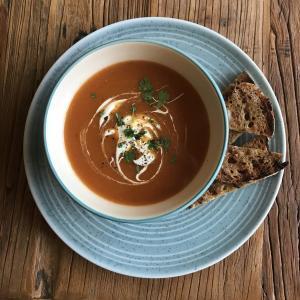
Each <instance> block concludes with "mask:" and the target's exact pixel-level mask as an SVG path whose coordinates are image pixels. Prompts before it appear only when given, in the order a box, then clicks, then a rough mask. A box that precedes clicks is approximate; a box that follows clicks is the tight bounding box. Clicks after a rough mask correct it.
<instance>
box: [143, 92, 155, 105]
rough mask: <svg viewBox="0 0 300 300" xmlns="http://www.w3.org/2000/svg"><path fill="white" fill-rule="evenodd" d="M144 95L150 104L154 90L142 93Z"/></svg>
mask: <svg viewBox="0 0 300 300" xmlns="http://www.w3.org/2000/svg"><path fill="white" fill-rule="evenodd" d="M142 97H143V99H144V101H146V102H147V103H148V104H150V103H151V102H152V100H153V91H150V92H144V93H142Z"/></svg>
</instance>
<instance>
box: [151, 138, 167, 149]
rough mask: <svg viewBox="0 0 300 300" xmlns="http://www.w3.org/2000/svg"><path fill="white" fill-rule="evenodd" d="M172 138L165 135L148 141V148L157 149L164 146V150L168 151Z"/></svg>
mask: <svg viewBox="0 0 300 300" xmlns="http://www.w3.org/2000/svg"><path fill="white" fill-rule="evenodd" d="M170 144H171V142H170V140H169V139H167V138H165V137H161V138H159V139H156V140H155V139H153V140H150V141H148V149H149V150H157V149H158V148H159V147H162V148H163V150H164V151H168V149H169V147H170Z"/></svg>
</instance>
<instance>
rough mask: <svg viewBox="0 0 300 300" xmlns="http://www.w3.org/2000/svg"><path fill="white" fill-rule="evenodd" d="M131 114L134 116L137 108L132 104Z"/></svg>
mask: <svg viewBox="0 0 300 300" xmlns="http://www.w3.org/2000/svg"><path fill="white" fill-rule="evenodd" d="M130 112H131V113H132V114H134V113H135V112H136V106H135V104H134V103H132V104H131V107H130Z"/></svg>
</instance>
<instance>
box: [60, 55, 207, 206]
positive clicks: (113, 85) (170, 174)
mask: <svg viewBox="0 0 300 300" xmlns="http://www.w3.org/2000/svg"><path fill="white" fill-rule="evenodd" d="M64 135H65V145H66V149H67V154H68V157H69V159H70V162H71V165H72V167H73V169H74V170H75V172H76V174H77V175H78V176H79V178H80V179H81V180H82V181H83V182H84V183H85V185H87V186H88V187H89V188H90V189H91V190H93V191H94V192H95V193H97V194H99V195H100V196H102V197H105V198H106V199H108V200H111V201H114V202H118V203H122V204H130V205H144V204H150V203H155V202H159V201H163V200H165V199H167V198H169V197H171V196H173V195H175V194H176V193H178V192H179V191H180V190H182V189H183V188H184V187H186V186H187V184H188V183H189V182H190V181H191V180H192V179H193V177H194V176H195V175H196V173H197V172H198V170H199V168H200V167H201V165H202V164H203V161H204V158H205V156H206V152H207V148H208V142H209V123H208V116H207V112H206V110H205V107H204V105H203V103H202V101H201V98H200V96H199V95H198V93H197V92H196V91H195V89H194V88H193V87H192V85H191V84H190V83H189V82H188V81H187V80H186V79H184V78H183V77H182V76H181V75H179V74H178V73H177V72H175V71H173V70H171V69H169V68H167V67H164V66H162V65H159V64H156V63H152V62H146V61H128V62H124V63H119V64H116V65H113V66H110V67H108V68H106V69H104V70H102V71H100V72H99V73H97V74H95V75H94V76H93V77H91V78H90V79H89V80H88V81H87V82H85V83H84V84H83V85H82V86H81V88H80V89H79V90H78V92H77V93H76V95H75V96H74V99H73V100H72V102H71V105H70V107H69V109H68V112H67V117H66V121H65V132H64Z"/></svg>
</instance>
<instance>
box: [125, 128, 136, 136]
mask: <svg viewBox="0 0 300 300" xmlns="http://www.w3.org/2000/svg"><path fill="white" fill-rule="evenodd" d="M124 134H125V136H126V137H128V138H132V137H134V131H133V129H132V128H131V127H127V128H126V129H124Z"/></svg>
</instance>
